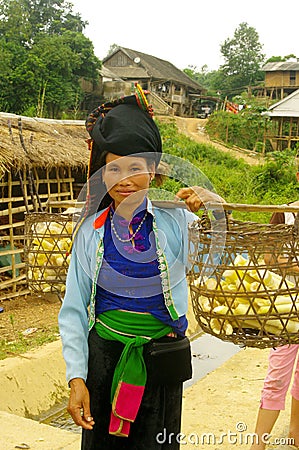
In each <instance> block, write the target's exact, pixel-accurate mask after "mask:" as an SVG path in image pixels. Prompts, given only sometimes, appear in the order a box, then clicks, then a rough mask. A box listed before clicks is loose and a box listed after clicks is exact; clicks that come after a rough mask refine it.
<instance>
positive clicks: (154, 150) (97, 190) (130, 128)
mask: <svg viewBox="0 0 299 450" xmlns="http://www.w3.org/2000/svg"><path fill="white" fill-rule="evenodd" d="M147 94H148V92H147V91H143V90H142V89H141V87H140V86H139V85H138V84H136V85H135V94H133V95H130V96H126V97H121V98H119V99H117V100H114V101H112V102H107V103H104V104H103V105H101V106H99V107H98V108H96V109H95V110H94V111H92V112H91V113H90V114H89V116H88V118H87V120H86V122H85V125H86V129H87V131H88V133H89V135H90V137H91V139H89V140H88V144H89V148H90V160H89V167H88V175H87V178H88V181H87V183H86V186H85V189H83V191H82V192H81V196H82V200H84V199H85V206H84V208H83V211H82V215H81V218H80V220H79V223H78V225H77V227H76V229H78V228H79V225H80V223H82V221H83V220H84V218H86V217H87V216H89V215H91V214H93V213H94V212H96V211H98V210H100V209H103V208H105V207H106V206H108V205H109V204H110V203H111V201H112V199H111V197H110V196H109V194H108V193H107V191H106V187H105V186H104V184H103V182H102V177H101V172H102V171H101V170H100V169H101V168H102V167H103V166H104V165H105V161H103V157H102V156H103V152H109V153H114V154H115V155H119V156H128V155H134V154H139V155H140V156H141V155H142V153H144V154H145V153H149V154H150V159H151V160H153V159H154V160H155V164H156V167H157V166H158V164H159V162H160V158H161V154H162V141H161V136H160V132H159V129H158V127H157V125H156V124H155V122H154V120H153V110H152V107H151V106H150V105H149V104H148V102H147V98H146V95H147ZM145 156H146V155H145Z"/></svg>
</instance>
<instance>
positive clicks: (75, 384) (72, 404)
mask: <svg viewBox="0 0 299 450" xmlns="http://www.w3.org/2000/svg"><path fill="white" fill-rule="evenodd" d="M70 386H71V392H70V398H69V403H68V407H67V411H68V413H69V414H70V415H71V416H72V418H73V421H74V422H75V424H76V425H79V426H80V427H83V428H85V429H86V430H92V428H93V425H94V420H93V418H92V416H91V414H90V401H89V392H88V389H87V387H86V385H85V383H84V381H83V380H81V379H74V380H72V381H71V382H70Z"/></svg>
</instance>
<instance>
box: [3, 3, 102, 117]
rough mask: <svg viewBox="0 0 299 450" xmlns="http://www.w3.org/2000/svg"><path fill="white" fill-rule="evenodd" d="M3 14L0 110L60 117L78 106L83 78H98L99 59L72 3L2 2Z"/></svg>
mask: <svg viewBox="0 0 299 450" xmlns="http://www.w3.org/2000/svg"><path fill="white" fill-rule="evenodd" d="M0 15H1V18H2V21H1V23H0V57H1V58H0V92H1V93H0V109H1V110H2V111H9V112H12V113H16V114H27V115H44V116H45V117H56V118H59V117H61V115H62V113H63V111H64V110H67V109H74V107H75V106H76V103H78V102H80V100H82V98H83V91H82V89H81V83H80V79H81V78H83V79H86V80H90V81H96V80H97V69H98V68H99V67H100V61H99V60H98V59H97V58H96V57H95V55H94V49H93V44H92V42H91V41H90V40H89V39H88V38H86V37H85V36H84V34H83V30H84V27H85V25H86V22H83V21H82V19H81V17H80V15H78V14H74V13H73V12H72V4H71V3H67V2H65V1H64V0H3V2H1V4H0Z"/></svg>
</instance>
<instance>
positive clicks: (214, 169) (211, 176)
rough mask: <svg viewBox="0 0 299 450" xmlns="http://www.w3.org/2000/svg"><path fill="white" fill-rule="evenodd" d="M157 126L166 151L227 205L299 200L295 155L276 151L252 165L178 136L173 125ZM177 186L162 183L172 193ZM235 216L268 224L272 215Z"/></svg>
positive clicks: (240, 214) (211, 146)
mask: <svg viewBox="0 0 299 450" xmlns="http://www.w3.org/2000/svg"><path fill="white" fill-rule="evenodd" d="M158 126H159V129H160V131H161V134H162V139H163V149H164V152H165V153H170V154H172V155H175V156H178V157H180V158H183V159H185V160H186V161H190V162H191V163H192V164H193V165H194V166H196V167H198V168H199V169H200V170H201V171H202V173H203V174H204V175H205V177H206V180H208V183H206V184H205V186H204V187H206V188H208V189H211V188H212V189H213V190H214V191H215V192H217V193H218V194H219V195H221V196H222V197H223V198H225V200H226V201H227V202H232V203H246V204H249V203H251V204H261V205H263V204H264V205H265V204H284V203H288V202H290V201H294V200H296V199H297V198H298V189H299V186H298V183H297V180H296V176H295V172H296V168H295V158H294V156H295V155H294V152H292V151H290V152H274V154H273V153H271V159H270V158H269V160H268V161H267V162H266V163H264V164H261V165H258V166H251V165H249V164H247V163H246V162H245V161H244V160H242V159H236V158H234V157H233V156H231V155H229V154H227V153H224V152H221V151H220V150H217V149H216V148H215V147H214V146H213V145H206V144H198V143H196V142H194V141H193V140H191V139H189V138H188V137H186V136H185V135H183V134H180V133H178V131H177V128H176V125H175V123H173V122H170V123H165V122H162V123H160V122H158ZM194 184H195V183H194ZM178 187H180V186H178V185H177V183H175V182H174V181H173V180H171V181H170V182H168V184H166V185H165V184H163V188H165V189H166V188H167V189H170V190H172V192H176V190H177V189H178ZM234 217H235V218H239V219H241V220H255V221H258V222H264V223H268V222H269V219H270V213H265V212H259V213H243V212H242V213H241V212H235V213H234Z"/></svg>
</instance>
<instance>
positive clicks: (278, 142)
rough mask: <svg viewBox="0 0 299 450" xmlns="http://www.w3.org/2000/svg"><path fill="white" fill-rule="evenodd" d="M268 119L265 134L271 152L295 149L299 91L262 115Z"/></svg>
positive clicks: (298, 122)
mask: <svg viewBox="0 0 299 450" xmlns="http://www.w3.org/2000/svg"><path fill="white" fill-rule="evenodd" d="M262 115H263V116H266V117H268V118H269V119H270V122H269V124H268V127H267V129H266V132H265V137H264V139H265V142H266V140H269V142H270V143H271V147H272V149H273V150H285V149H291V148H296V147H297V146H298V143H299V89H297V90H295V91H294V92H292V93H291V94H290V95H288V96H287V97H285V98H283V99H282V100H280V101H279V102H277V103H275V104H274V105H272V106H270V107H269V109H268V111H265V112H263V113H262Z"/></svg>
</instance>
